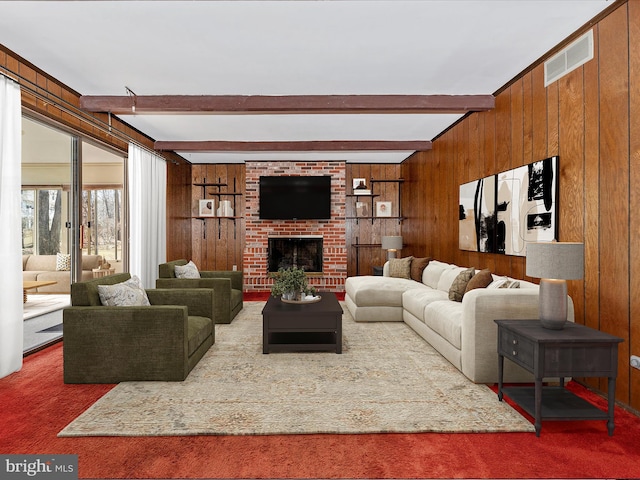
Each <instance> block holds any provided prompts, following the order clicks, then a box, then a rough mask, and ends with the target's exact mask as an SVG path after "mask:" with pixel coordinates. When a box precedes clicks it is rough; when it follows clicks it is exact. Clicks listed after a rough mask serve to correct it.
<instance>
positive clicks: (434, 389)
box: [59, 302, 534, 437]
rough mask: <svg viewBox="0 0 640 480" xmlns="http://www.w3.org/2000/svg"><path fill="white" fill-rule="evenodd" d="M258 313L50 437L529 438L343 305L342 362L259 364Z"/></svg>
mask: <svg viewBox="0 0 640 480" xmlns="http://www.w3.org/2000/svg"><path fill="white" fill-rule="evenodd" d="M263 306H264V302H245V308H244V309H243V310H242V311H241V312H240V314H239V315H238V316H237V317H236V318H235V320H234V321H233V322H232V323H231V324H229V325H216V342H215V344H214V346H213V347H211V349H210V350H209V351H208V352H207V354H206V355H205V356H204V357H203V358H202V360H201V361H200V362H199V363H198V365H197V366H196V367H195V368H194V369H193V370H192V371H191V374H190V375H189V377H187V379H186V380H185V381H184V382H126V383H121V384H119V385H117V386H116V387H115V388H114V389H112V390H111V391H109V392H108V393H107V394H106V395H105V396H104V397H102V398H101V399H100V400H98V401H97V402H96V403H95V404H94V405H92V406H91V407H90V408H89V409H88V410H87V411H86V412H84V413H83V414H82V415H80V416H79V417H78V418H77V419H75V420H74V421H73V422H72V423H71V424H69V425H68V426H67V427H66V428H64V429H63V430H62V431H61V432H60V433H59V436H61V437H76V436H167V435H267V434H311V433H350V434H354V433H382V432H386V433H389V432H398V433H400V432H402V433H413V432H447V433H452V432H467V433H468V432H531V431H534V429H533V426H532V425H531V423H530V422H529V421H527V420H526V419H525V418H524V417H522V416H521V415H520V414H519V413H518V412H516V410H514V409H513V408H511V407H510V406H509V405H508V404H507V403H506V402H499V401H498V399H497V396H496V394H495V393H494V392H492V391H491V389H490V388H489V387H487V386H486V385H476V384H474V383H472V382H470V381H469V380H468V379H467V378H466V377H465V376H464V375H462V374H461V373H460V372H459V371H458V370H457V369H456V368H454V367H453V366H452V365H451V364H450V363H449V362H448V361H447V360H445V359H444V358H443V357H442V356H441V355H440V354H439V353H437V352H436V351H435V350H434V349H433V348H432V347H431V346H430V345H429V344H428V343H426V342H425V341H424V340H423V339H422V338H421V337H419V336H418V335H417V334H416V333H415V332H414V331H413V330H411V328H409V327H408V326H407V325H405V324H404V323H402V322H393V323H391V322H390V323H356V322H354V321H353V318H352V317H351V315H350V314H349V312H348V310H347V308H346V307H345V306H344V305H343V310H344V316H343V353H342V354H336V353H331V352H311V353H271V354H268V355H264V354H263V353H262V315H261V311H262V308H263ZM302 321H304V319H302Z"/></svg>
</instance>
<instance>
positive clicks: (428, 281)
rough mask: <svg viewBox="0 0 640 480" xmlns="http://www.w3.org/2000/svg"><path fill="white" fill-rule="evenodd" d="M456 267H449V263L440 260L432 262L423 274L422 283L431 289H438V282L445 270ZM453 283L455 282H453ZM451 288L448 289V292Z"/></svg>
mask: <svg viewBox="0 0 640 480" xmlns="http://www.w3.org/2000/svg"><path fill="white" fill-rule="evenodd" d="M454 267H455V265H449V264H448V263H443V262H439V261H438V260H431V261H430V262H429V265H427V266H426V267H425V269H424V272H422V283H424V284H425V285H426V286H428V287H431V288H438V281H440V276H441V275H442V273H443V272H444V271H445V270H448V269H450V268H454ZM452 281H453V280H452ZM448 290H449V288H447V291H448Z"/></svg>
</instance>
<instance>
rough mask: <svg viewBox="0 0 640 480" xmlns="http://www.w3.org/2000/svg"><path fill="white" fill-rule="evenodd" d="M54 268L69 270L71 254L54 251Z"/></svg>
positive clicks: (61, 270) (63, 270) (62, 270)
mask: <svg viewBox="0 0 640 480" xmlns="http://www.w3.org/2000/svg"><path fill="white" fill-rule="evenodd" d="M56 270H57V271H58V272H65V271H69V270H71V254H70V253H56Z"/></svg>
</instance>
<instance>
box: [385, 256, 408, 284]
mask: <svg viewBox="0 0 640 480" xmlns="http://www.w3.org/2000/svg"><path fill="white" fill-rule="evenodd" d="M412 260H413V257H405V258H392V259H390V260H389V276H390V277H393V278H406V279H409V280H411V261H412Z"/></svg>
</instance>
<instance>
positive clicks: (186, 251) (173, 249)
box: [167, 163, 197, 261]
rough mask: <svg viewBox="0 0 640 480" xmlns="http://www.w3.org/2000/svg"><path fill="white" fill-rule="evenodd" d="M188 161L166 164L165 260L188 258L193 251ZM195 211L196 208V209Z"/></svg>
mask: <svg viewBox="0 0 640 480" xmlns="http://www.w3.org/2000/svg"><path fill="white" fill-rule="evenodd" d="M191 175H192V165H191V164H190V163H179V164H178V165H176V164H175V163H168V164H167V260H169V261H170V260H178V259H181V258H184V259H185V260H190V259H191V257H192V252H193V244H192V239H193V232H192V230H191V223H192V222H191V220H192V219H191V216H192V211H191V182H192V178H191ZM196 211H197V210H196Z"/></svg>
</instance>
